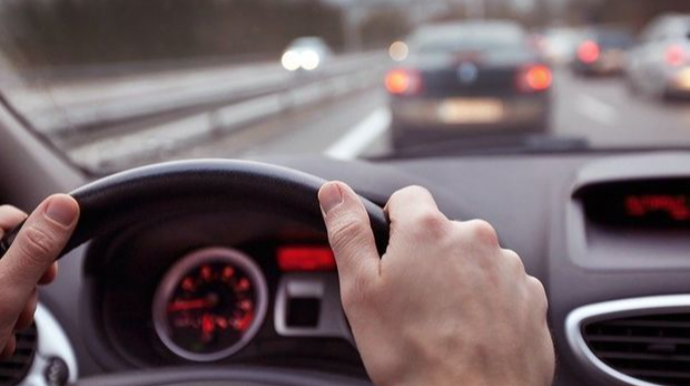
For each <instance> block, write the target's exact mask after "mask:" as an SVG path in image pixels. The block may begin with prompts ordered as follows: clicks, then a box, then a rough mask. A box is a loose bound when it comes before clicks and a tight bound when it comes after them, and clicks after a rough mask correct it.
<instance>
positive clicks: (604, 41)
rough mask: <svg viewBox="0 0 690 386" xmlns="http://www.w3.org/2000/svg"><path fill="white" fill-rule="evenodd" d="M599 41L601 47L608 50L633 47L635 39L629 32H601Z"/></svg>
mask: <svg viewBox="0 0 690 386" xmlns="http://www.w3.org/2000/svg"><path fill="white" fill-rule="evenodd" d="M597 39H598V40H599V44H600V45H602V46H603V47H608V48H629V47H631V46H632V45H633V38H632V36H631V35H630V34H629V33H627V32H618V31H614V32H600V33H599V34H598V36H597Z"/></svg>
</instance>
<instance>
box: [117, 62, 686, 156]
mask: <svg viewBox="0 0 690 386" xmlns="http://www.w3.org/2000/svg"><path fill="white" fill-rule="evenodd" d="M553 98H554V111H553V119H552V129H551V131H552V133H551V135H552V136H555V137H564V138H571V139H573V138H576V139H584V140H586V141H587V143H588V144H589V146H591V147H607V148H608V147H619V146H622V147H631V146H633V147H648V146H654V147H657V146H660V147H669V146H672V147H678V146H685V145H687V146H688V147H690V102H674V103H665V102H662V101H658V100H654V99H652V98H650V97H641V96H633V95H630V93H629V92H628V90H627V88H626V87H625V85H624V83H623V80H622V79H620V78H579V77H575V76H573V75H572V74H571V73H570V72H569V71H566V70H559V71H557V73H556V79H555V84H554V90H553ZM386 101H387V98H386V95H385V92H384V90H383V88H382V87H381V86H373V87H368V88H366V89H364V90H362V91H358V92H356V93H350V94H347V95H345V96H343V97H340V98H335V99H328V100H324V101H323V102H321V103H316V104H311V105H309V106H305V107H303V108H300V109H293V110H289V111H287V112H284V113H281V114H278V115H274V116H272V117H270V118H266V119H262V120H258V121H257V122H254V123H252V124H251V125H248V126H247V127H243V128H242V129H241V130H234V131H232V132H228V133H224V134H223V135H219V136H217V137H213V138H210V139H209V140H205V141H202V142H200V143H196V144H193V145H191V146H189V147H186V148H183V149H176V150H174V151H171V152H168V153H164V154H159V153H156V154H154V155H152V156H151V157H148V158H144V159H139V160H137V161H136V164H144V163H150V162H157V161H163V160H172V159H184V158H196V157H224V158H244V157H255V156H262V155H288V154H311V153H321V154H326V155H329V156H331V157H335V158H341V159H353V158H357V157H367V156H376V155H383V154H386V153H387V152H390V148H389V145H388V137H389V126H390V112H389V110H388V109H387V106H386V104H387V102H386ZM129 166H134V165H129Z"/></svg>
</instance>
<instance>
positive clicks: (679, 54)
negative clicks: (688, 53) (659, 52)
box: [666, 46, 685, 67]
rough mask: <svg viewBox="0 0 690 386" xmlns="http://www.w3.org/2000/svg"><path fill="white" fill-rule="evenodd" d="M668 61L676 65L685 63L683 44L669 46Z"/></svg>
mask: <svg viewBox="0 0 690 386" xmlns="http://www.w3.org/2000/svg"><path fill="white" fill-rule="evenodd" d="M666 63H667V64H668V65H669V66H674V67H676V66H680V65H682V64H683V63H685V49H684V48H683V47H682V46H670V47H668V48H667V49H666Z"/></svg>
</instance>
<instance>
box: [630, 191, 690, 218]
mask: <svg viewBox="0 0 690 386" xmlns="http://www.w3.org/2000/svg"><path fill="white" fill-rule="evenodd" d="M625 209H626V212H627V214H628V215H629V216H632V217H645V216H650V215H652V214H653V213H663V214H666V215H667V216H668V217H669V218H671V219H672V220H675V221H688V220H690V201H689V200H688V197H687V196H684V195H667V194H648V195H631V196H627V197H626V198H625Z"/></svg>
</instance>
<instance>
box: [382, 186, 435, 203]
mask: <svg viewBox="0 0 690 386" xmlns="http://www.w3.org/2000/svg"><path fill="white" fill-rule="evenodd" d="M420 194H424V195H428V194H430V193H429V191H428V190H426V189H425V188H423V187H421V186H419V185H410V186H407V187H404V188H402V189H400V190H397V191H395V192H394V193H393V194H392V195H391V198H390V200H391V201H394V200H398V199H408V198H410V197H418V196H419V195H420Z"/></svg>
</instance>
